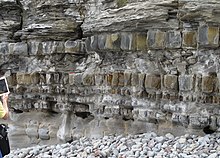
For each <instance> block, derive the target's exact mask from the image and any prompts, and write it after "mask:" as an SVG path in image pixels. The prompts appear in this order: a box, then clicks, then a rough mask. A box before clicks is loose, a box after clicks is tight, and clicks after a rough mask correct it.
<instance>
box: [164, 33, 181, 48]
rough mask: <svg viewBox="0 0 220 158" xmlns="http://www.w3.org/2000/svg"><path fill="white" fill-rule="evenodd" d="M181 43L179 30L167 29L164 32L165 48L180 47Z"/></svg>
mask: <svg viewBox="0 0 220 158" xmlns="http://www.w3.org/2000/svg"><path fill="white" fill-rule="evenodd" d="M181 43H182V37H181V33H180V31H173V30H171V31H168V32H166V48H172V49H173V48H180V47H181Z"/></svg>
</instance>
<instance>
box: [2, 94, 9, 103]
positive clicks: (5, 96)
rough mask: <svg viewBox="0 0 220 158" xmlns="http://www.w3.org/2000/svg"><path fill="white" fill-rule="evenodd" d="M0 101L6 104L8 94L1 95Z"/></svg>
mask: <svg viewBox="0 0 220 158" xmlns="http://www.w3.org/2000/svg"><path fill="white" fill-rule="evenodd" d="M2 101H3V102H7V101H8V94H3V95H2Z"/></svg>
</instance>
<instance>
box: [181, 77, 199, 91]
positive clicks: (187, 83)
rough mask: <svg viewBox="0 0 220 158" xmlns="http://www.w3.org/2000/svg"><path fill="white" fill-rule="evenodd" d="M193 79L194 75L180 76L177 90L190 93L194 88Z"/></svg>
mask: <svg viewBox="0 0 220 158" xmlns="http://www.w3.org/2000/svg"><path fill="white" fill-rule="evenodd" d="M194 82H195V77H194V75H181V76H179V90H180V91H191V90H193V88H194Z"/></svg>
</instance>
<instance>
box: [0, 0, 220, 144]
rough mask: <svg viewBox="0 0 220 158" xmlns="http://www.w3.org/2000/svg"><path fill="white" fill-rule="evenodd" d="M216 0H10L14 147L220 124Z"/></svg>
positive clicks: (6, 39) (1, 31) (6, 19)
mask: <svg viewBox="0 0 220 158" xmlns="http://www.w3.org/2000/svg"><path fill="white" fill-rule="evenodd" d="M219 5H220V3H219V2H218V1H216V0H212V1H209V2H206V1H197V0H194V1H188V0H165V1H164V0H149V1H144V2H143V1H132V0H131V1H128V0H115V1H114V0H112V1H101V0H97V1H92V0H89V1H74V0H56V1H50V0H40V1H35V0H25V1H19V0H18V1H15V0H1V1H0V7H1V11H0V12H1V14H0V15H1V23H2V25H1V26H0V41H1V43H0V57H1V58H0V60H1V65H0V68H1V70H3V71H5V75H6V76H7V79H8V82H9V87H10V91H11V94H10V102H9V104H10V110H11V113H10V117H11V119H10V121H9V122H8V123H9V126H10V135H9V136H10V141H11V144H12V147H13V148H15V147H25V146H30V145H36V144H51V143H55V142H59V141H66V142H67V141H71V140H73V139H77V138H78V137H80V136H87V137H100V136H103V135H109V134H111V135H114V134H116V135H117V134H135V133H143V132H148V131H155V132H158V133H166V132H172V133H173V134H175V135H178V134H183V133H187V132H189V133H197V134H198V133H199V134H202V129H203V128H205V127H206V128H207V127H208V126H209V127H210V128H212V129H218V128H219V126H220V115H219V111H220V106H219V102H220V96H219V79H220V78H219V63H220V62H219V15H218V9H219V7H220V6H219Z"/></svg>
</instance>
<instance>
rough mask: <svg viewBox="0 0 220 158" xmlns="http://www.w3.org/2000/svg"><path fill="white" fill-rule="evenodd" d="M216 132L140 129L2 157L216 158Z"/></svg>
mask: <svg viewBox="0 0 220 158" xmlns="http://www.w3.org/2000/svg"><path fill="white" fill-rule="evenodd" d="M219 149H220V133H214V134H211V135H205V136H196V135H189V134H186V135H183V136H180V137H175V136H174V135H173V134H171V133H167V134H165V135H164V136H158V135H157V134H156V133H153V132H151V133H144V134H139V135H128V136H122V135H120V136H116V137H113V136H104V137H103V138H99V139H94V138H93V139H89V138H85V137H82V138H79V139H78V140H74V141H73V142H71V143H65V144H54V145H50V146H49V145H42V146H39V145H37V146H34V147H28V148H22V149H14V150H11V152H10V154H8V155H6V156H5V157H4V158H14V157H21V158H25V157H36V158H56V157H59V158H74V157H79V158H96V157H102V158H119V157H121V158H124V157H126V158H146V157H152V158H177V157H181V158H219V157H220V150H219Z"/></svg>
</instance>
